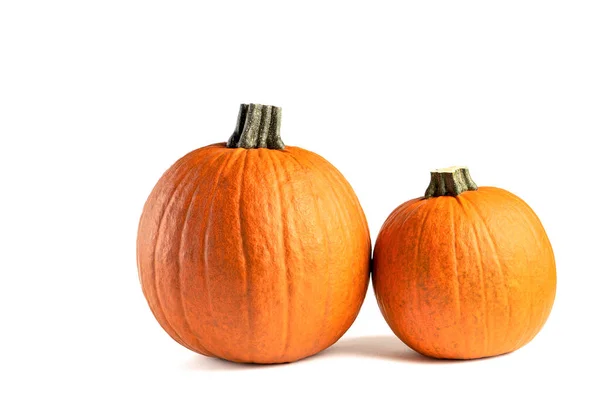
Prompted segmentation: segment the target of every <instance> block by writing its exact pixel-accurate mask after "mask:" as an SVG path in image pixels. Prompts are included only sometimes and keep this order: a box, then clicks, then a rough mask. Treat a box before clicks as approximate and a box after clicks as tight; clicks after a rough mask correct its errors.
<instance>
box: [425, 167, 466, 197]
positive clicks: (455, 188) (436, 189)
mask: <svg viewBox="0 0 600 400" xmlns="http://www.w3.org/2000/svg"><path fill="white" fill-rule="evenodd" d="M469 190H477V185H476V184H475V182H473V179H471V174H469V169H468V168H466V167H450V168H441V169H436V170H433V171H431V182H430V183H429V187H428V188H427V190H426V191H425V198H426V199H428V198H430V197H438V196H458V195H459V194H461V193H462V192H466V191H469Z"/></svg>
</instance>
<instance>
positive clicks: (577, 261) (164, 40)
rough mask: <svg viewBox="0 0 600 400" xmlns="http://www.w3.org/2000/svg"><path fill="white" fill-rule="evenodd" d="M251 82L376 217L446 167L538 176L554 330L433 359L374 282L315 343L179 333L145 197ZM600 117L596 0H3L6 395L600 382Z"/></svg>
mask: <svg viewBox="0 0 600 400" xmlns="http://www.w3.org/2000/svg"><path fill="white" fill-rule="evenodd" d="M242 102H255V103H264V104H273V105H278V106H281V107H283V124H282V135H283V139H284V141H285V143H286V144H289V145H294V146H300V147H303V148H306V149H309V150H312V151H314V152H317V153H319V154H321V155H322V156H324V157H325V158H327V159H328V160H329V161H330V162H331V163H333V164H334V165H335V166H336V167H338V169H340V171H342V173H343V174H344V175H345V176H346V177H347V179H348V180H349V181H350V183H351V184H352V185H353V187H354V189H355V191H356V193H357V195H358V197H359V199H360V200H361V202H362V205H363V208H364V209H365V211H366V214H367V218H368V221H369V225H370V229H371V234H372V238H373V240H374V239H375V238H376V235H377V233H378V231H379V228H380V226H381V224H382V223H383V221H384V220H385V218H386V217H387V216H388V214H389V213H390V212H391V211H392V209H393V208H395V207H396V206H397V205H399V204H400V203H402V202H404V201H406V200H409V199H411V198H414V197H418V196H420V195H422V193H423V192H424V190H425V188H426V187H427V184H428V178H429V170H430V169H433V168H439V167H447V166H450V165H455V164H460V165H468V166H469V167H470V169H471V172H472V176H473V178H474V179H475V181H476V182H477V183H478V184H479V185H482V186H498V187H502V188H505V189H507V190H510V191H512V192H513V193H515V194H517V195H518V196H520V197H522V198H523V199H525V200H526V201H527V202H528V203H529V204H530V205H531V206H532V208H533V209H534V210H535V211H536V212H537V213H538V215H539V217H540V219H541V220H542V222H543V223H544V225H545V227H546V230H547V232H548V235H549V237H550V239H551V241H552V243H553V246H554V250H555V254H556V260H557V268H558V293H557V297H556V302H555V306H554V309H553V311H552V314H551V316H550V318H549V320H548V322H547V324H546V326H545V327H544V328H543V330H542V331H541V333H540V334H539V335H538V336H537V337H536V339H534V341H533V342H531V343H530V344H529V345H527V346H526V347H524V348H522V349H521V350H519V351H517V352H515V353H513V354H509V355H506V356H502V357H497V358H492V359H485V360H480V361H472V362H440V361H434V360H429V359H426V358H423V357H421V356H419V355H417V354H416V353H414V352H412V351H411V350H409V349H408V348H406V346H404V345H403V344H402V343H401V342H400V341H399V340H397V339H396V338H395V337H394V336H393V335H392V333H391V331H390V330H389V329H388V327H387V325H386V324H385V322H384V320H383V318H382V317H381V315H380V313H379V310H378V308H377V305H376V303H375V300H374V296H373V293H372V290H371V289H369V292H368V293H367V298H366V301H365V303H364V306H363V308H362V311H361V313H360V315H359V317H358V319H357V321H356V323H355V324H354V325H353V326H352V328H351V329H350V330H349V331H348V332H347V334H346V335H345V336H344V337H343V338H342V339H341V340H340V341H339V342H338V343H337V344H336V345H334V346H333V347H331V348H330V349H329V350H327V351H325V352H323V353H321V354H320V355H317V356H315V357H312V358H309V359H306V360H304V361H301V362H297V363H295V364H289V365H282V366H266V367H253V366H245V365H236V364H232V363H228V362H223V361H219V360H214V359H208V358H205V357H202V356H200V355H196V354H194V353H191V352H190V351H188V350H187V349H185V348H183V347H181V346H179V345H178V344H176V343H175V342H174V341H172V340H171V339H170V338H169V337H168V336H167V334H166V333H164V332H163V331H162V329H161V328H160V327H159V325H158V323H156V321H155V320H154V318H153V317H152V314H151V313H150V311H149V309H148V307H147V305H146V302H145V300H144V298H143V295H142V292H141V289H140V287H139V282H138V278H137V271H136V261H135V240H136V230H137V223H138V218H139V215H140V213H141V210H142V206H143V204H144V201H145V199H146V197H147V195H148V194H149V193H150V190H151V189H152V187H153V185H154V184H155V183H156V181H157V180H158V178H159V177H160V175H161V174H162V173H163V172H164V171H165V169H167V168H168V167H169V166H170V165H171V164H172V163H173V162H174V161H175V160H176V159H177V158H179V157H180V156H182V155H184V154H185V153H187V152H188V151H190V150H192V149H195V148H198V147H201V146H204V145H208V144H210V143H214V142H220V141H225V140H226V139H227V138H228V136H229V135H230V133H231V132H232V130H233V127H234V124H235V119H236V117H237V111H238V106H239V103H242ZM599 133H600V4H599V3H598V2H594V1H588V2H585V1H539V2H534V1H508V0H506V1H501V2H482V1H471V2H464V1H444V2H431V1H418V2H399V1H394V2H380V1H363V2H351V1H346V2H343V3H342V2H340V3H334V2H327V1H319V2H311V1H304V2H284V1H278V2H275V1H273V2H265V1H259V0H252V1H246V2H241V1H240V2H232V1H205V2H198V1H196V2H191V1H190V2H180V1H163V2H158V1H123V0H120V1H108V0H105V1H94V2H92V1H85V2H84V1H52V2H50V1H39V2H32V1H16V0H15V1H3V2H1V3H0V138H1V139H0V174H1V175H0V177H1V180H0V215H1V220H0V274H1V275H0V309H1V310H0V311H1V314H0V315H1V317H0V339H1V340H0V368H1V369H2V371H1V373H0V398H2V399H20V398H39V399H41V398H57V399H58V398H61V399H87V398H90V399H93V398H105V399H108V398H115V399H121V398H123V399H134V398H143V399H155V398H156V399H166V398H168V399H188V398H189V399H199V398H211V399H217V398H229V397H231V398H242V396H243V398H261V399H267V398H283V397H291V398H295V397H301V398H307V397H308V398H324V397H327V398H350V397H352V396H359V397H363V398H365V399H366V398H369V399H387V398H415V397H416V396H418V397H419V398H440V396H443V398H446V399H454V398H461V399H480V398H504V399H505V398H513V399H521V398H542V397H544V396H548V395H556V394H558V395H559V398H566V396H567V395H570V396H574V398H581V399H588V398H599V397H600V394H599V392H600V389H599V388H598V383H597V380H598V370H599V369H600V368H599V366H598V361H597V360H598V357H599V356H600V354H599V351H598V347H599V346H598V335H599V333H600V332H599V330H598V318H599V311H598V307H599V306H600V302H599V301H598V281H599V278H600V273H599V269H600V261H599V259H598V248H599V246H600V242H599V239H600V235H599V234H598V226H599V224H600V218H599V212H598V201H599V200H598V195H599V194H600V193H599V191H598V185H599V175H598V173H597V166H596V165H595V164H596V162H597V161H598V152H599V150H600V147H599V145H598V141H597V136H598V134H599ZM352 398H353V397H352Z"/></svg>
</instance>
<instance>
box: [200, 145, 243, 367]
mask: <svg viewBox="0 0 600 400" xmlns="http://www.w3.org/2000/svg"><path fill="white" fill-rule="evenodd" d="M225 154H226V155H228V158H229V159H228V160H226V161H225V162H223V164H222V165H221V168H220V169H219V171H218V172H217V174H216V178H215V183H214V186H213V190H212V192H211V198H210V202H209V203H208V204H207V207H206V208H207V214H206V218H205V221H206V227H205V230H204V250H203V256H202V259H203V260H204V265H203V273H204V285H205V289H206V297H207V302H208V307H209V308H208V310H209V311H210V316H211V319H212V320H215V310H214V306H213V298H212V291H211V289H210V288H211V285H210V284H209V280H210V271H209V269H210V267H209V265H210V263H209V260H208V258H209V255H208V246H207V245H206V243H207V242H208V240H209V238H210V232H211V229H212V220H213V216H212V214H213V207H214V204H215V197H217V196H216V195H217V190H218V188H219V183H220V182H221V178H222V177H223V171H225V169H226V168H228V167H229V165H230V164H232V163H233V162H234V161H235V160H237V159H238V157H235V156H236V155H237V154H235V153H233V152H225ZM213 322H214V323H216V320H215V321H213ZM215 355H217V354H216V353H215ZM218 356H220V355H218Z"/></svg>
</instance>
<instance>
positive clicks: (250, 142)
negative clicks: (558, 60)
mask: <svg viewBox="0 0 600 400" xmlns="http://www.w3.org/2000/svg"><path fill="white" fill-rule="evenodd" d="M280 126H281V108H280V107H275V106H264V105H262V104H242V105H241V106H240V113H239V114H238V120H237V125H236V126H235V131H234V132H233V135H231V137H230V138H229V140H228V141H227V147H229V148H238V147H242V148H244V149H259V148H267V149H276V150H283V149H284V148H285V145H284V144H283V141H282V140H281V136H280V134H279V127H280Z"/></svg>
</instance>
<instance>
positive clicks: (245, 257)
mask: <svg viewBox="0 0 600 400" xmlns="http://www.w3.org/2000/svg"><path fill="white" fill-rule="evenodd" d="M248 152H249V150H246V151H244V152H243V153H244V158H243V159H242V161H241V167H240V195H239V197H238V207H239V208H238V216H237V217H238V221H239V229H240V232H239V233H240V243H241V245H242V251H241V252H240V254H241V258H242V264H243V265H244V267H243V268H241V271H244V289H245V292H246V320H247V325H248V344H247V346H248V347H247V352H248V357H247V358H248V360H249V361H250V362H252V360H253V354H252V353H253V351H252V336H253V334H252V332H253V327H252V322H251V315H250V314H251V309H252V307H251V304H250V302H251V297H250V294H251V293H250V279H249V275H250V263H249V262H248V258H249V257H248V249H247V248H246V243H245V242H246V241H245V240H244V232H243V231H244V224H243V222H242V211H243V207H242V198H243V197H244V175H245V173H244V172H245V169H246V161H247V159H248Z"/></svg>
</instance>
